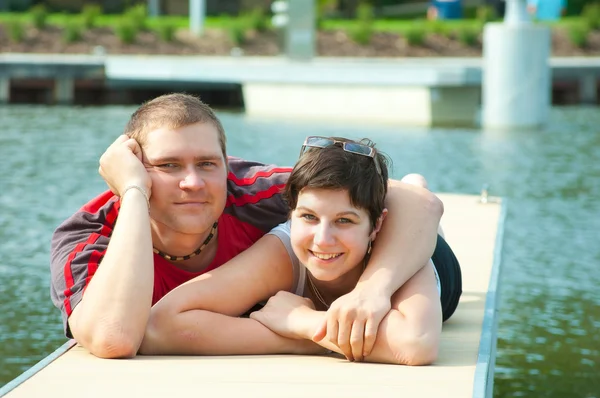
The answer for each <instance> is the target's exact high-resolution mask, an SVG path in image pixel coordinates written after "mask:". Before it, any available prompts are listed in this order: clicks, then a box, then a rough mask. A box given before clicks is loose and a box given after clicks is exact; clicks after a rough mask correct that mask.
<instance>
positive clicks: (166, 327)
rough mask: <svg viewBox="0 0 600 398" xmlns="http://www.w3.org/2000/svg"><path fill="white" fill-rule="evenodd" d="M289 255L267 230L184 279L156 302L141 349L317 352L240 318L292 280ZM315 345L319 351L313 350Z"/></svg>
mask: <svg viewBox="0 0 600 398" xmlns="http://www.w3.org/2000/svg"><path fill="white" fill-rule="evenodd" d="M293 272H294V270H293V267H292V263H291V259H290V257H289V255H288V253H287V251H286V249H285V247H284V245H283V243H281V241H280V240H279V239H278V238H277V237H276V236H273V235H266V236H264V237H262V238H261V239H260V240H259V241H258V242H256V243H255V244H254V245H253V246H252V247H250V248H249V249H247V250H246V251H244V252H242V253H240V254H239V255H238V256H236V257H235V258H233V259H232V260H230V261H229V262H227V263H226V264H224V265H222V266H221V267H219V268H217V269H215V270H213V271H210V272H207V273H206V274H203V275H201V276H199V277H196V278H194V279H193V280H191V281H189V282H186V283H184V284H183V285H181V286H178V287H177V288H175V289H173V290H172V291H171V292H169V293H168V294H167V295H165V296H164V297H163V298H162V299H161V300H160V301H159V302H158V303H156V304H155V305H154V307H152V311H151V316H150V321H149V323H148V328H147V330H146V334H145V336H144V340H143V342H142V345H141V347H140V354H204V355H207V354H213V355H226V354H277V353H300V352H304V353H308V352H318V351H320V348H319V347H318V346H316V344H314V343H312V342H308V343H307V342H306V341H303V340H294V339H287V338H284V337H281V336H279V335H277V334H276V333H273V332H271V331H270V330H269V329H267V328H266V327H264V326H263V325H261V324H260V323H258V322H256V321H254V320H252V319H245V318H237V317H238V316H239V315H241V314H243V313H245V312H246V311H247V310H249V309H250V308H252V306H253V305H255V304H256V303H257V302H260V301H262V300H266V299H267V298H269V297H270V296H272V295H273V294H275V293H277V292H278V291H280V290H290V289H291V288H292V284H293V279H294V278H293ZM315 350H317V351H315Z"/></svg>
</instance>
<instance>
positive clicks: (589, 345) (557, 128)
mask: <svg viewBox="0 0 600 398" xmlns="http://www.w3.org/2000/svg"><path fill="white" fill-rule="evenodd" d="M133 110H134V108H132V107H103V108H75V107H32V106H28V107H25V106H23V107H17V106H13V107H5V108H0V160H1V163H0V165H1V166H0V386H1V385H3V384H5V383H7V382H8V381H10V380H11V379H13V378H14V377H16V376H17V375H19V374H20V373H21V372H22V371H24V370H25V369H27V368H28V367H30V366H31V365H33V364H34V363H36V362H37V361H38V360H40V359H41V358H43V357H44V356H45V355H47V354H49V353H50V352H52V351H53V350H54V349H55V348H56V347H58V346H59V345H60V344H62V343H63V342H64V341H65V339H64V337H63V335H62V327H61V323H60V316H59V312H58V310H56V309H55V308H54V307H53V306H52V304H51V302H50V298H49V269H48V258H49V240H50V236H51V234H52V231H53V229H54V228H55V227H56V225H58V223H59V222H60V221H62V220H63V219H64V218H66V217H67V216H68V215H70V214H71V213H73V212H74V211H76V210H77V209H78V208H79V207H80V206H81V205H82V204H83V203H84V202H85V201H86V200H87V199H89V198H90V197H92V196H93V195H95V194H96V193H98V192H99V191H101V190H103V189H105V186H104V183H103V181H102V180H101V179H100V177H99V176H98V173H97V167H98V158H99V156H100V155H101V154H102V152H103V151H104V149H105V147H106V146H108V145H109V144H110V143H111V142H112V141H113V140H114V138H116V136H117V135H118V134H119V133H120V132H121V131H122V129H123V127H124V125H125V122H126V121H127V119H128V117H129V115H130V114H131V112H132V111H133ZM220 116H221V118H222V121H223V124H224V125H225V128H226V131H227V132H228V139H229V143H228V145H229V147H228V152H229V153H230V154H232V155H237V156H242V157H246V158H249V159H254V160H260V161H264V162H268V163H278V164H281V165H291V164H292V163H293V162H294V160H295V159H296V156H297V154H298V150H299V147H300V145H301V143H302V140H303V139H304V137H305V136H306V135H309V134H320V135H338V136H339V135H341V136H348V137H354V138H359V137H363V136H367V137H370V138H372V139H373V140H375V141H376V142H377V143H378V145H379V146H380V147H381V148H383V149H384V150H385V152H387V153H388V154H389V155H390V156H391V158H392V159H393V161H394V169H393V175H394V176H395V177H400V176H402V175H403V174H406V173H408V172H418V173H422V174H424V175H425V176H426V177H427V178H428V180H429V182H430V186H431V188H432V189H433V190H435V191H440V192H458V193H467V194H475V193H478V192H479V191H480V189H481V187H482V186H483V185H484V184H486V183H488V184H490V190H491V192H490V193H491V194H493V195H497V196H503V197H506V198H508V199H509V211H508V217H507V220H506V232H505V242H504V244H505V245H504V253H503V275H502V281H501V283H502V288H501V304H500V321H499V331H498V336H499V339H498V358H497V366H496V377H495V395H496V396H497V397H513V396H527V397H561V398H562V397H566V396H569V397H588V398H590V397H600V381H599V378H598V374H599V373H600V352H599V351H600V334H599V333H597V330H600V293H599V291H600V289H599V287H600V272H598V271H597V270H598V265H599V264H600V245H598V244H597V242H598V238H599V237H600V233H599V232H598V231H599V230H600V201H599V198H600V161H598V159H600V127H598V126H600V111H598V109H597V108H562V109H561V108H557V109H553V111H552V114H551V121H550V123H549V127H548V128H547V129H546V130H544V131H537V132H533V131H529V132H512V133H504V134H499V133H490V132H481V131H477V130H454V129H453V130H444V129H431V130H426V129H400V128H386V127H383V128H382V127H374V126H369V125H365V126H357V125H355V124H352V125H349V124H344V123H342V122H340V123H336V124H332V123H329V124H323V123H306V122H289V121H288V122H281V121H275V120H265V119H249V118H247V117H245V116H244V115H241V114H232V113H220Z"/></svg>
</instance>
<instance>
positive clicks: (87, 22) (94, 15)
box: [81, 4, 102, 29]
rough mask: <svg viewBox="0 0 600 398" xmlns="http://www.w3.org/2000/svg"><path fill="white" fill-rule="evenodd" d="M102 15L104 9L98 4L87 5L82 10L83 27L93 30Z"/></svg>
mask: <svg viewBox="0 0 600 398" xmlns="http://www.w3.org/2000/svg"><path fill="white" fill-rule="evenodd" d="M101 15H102V7H100V6H99V5H97V4H86V5H85V6H83V9H82V10H81V18H82V21H83V26H85V28H86V29H90V28H93V27H94V26H96V21H97V20H98V17H100V16H101Z"/></svg>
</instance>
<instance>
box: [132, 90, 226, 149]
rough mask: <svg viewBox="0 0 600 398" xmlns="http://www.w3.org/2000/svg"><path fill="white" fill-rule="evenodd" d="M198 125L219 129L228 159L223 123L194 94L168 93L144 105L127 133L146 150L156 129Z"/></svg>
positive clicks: (220, 142) (133, 117) (222, 146)
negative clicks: (147, 142)
mask: <svg viewBox="0 0 600 398" xmlns="http://www.w3.org/2000/svg"><path fill="white" fill-rule="evenodd" d="M195 123H212V124H213V126H215V127H216V128H217V133H218V139H219V144H220V146H221V151H222V152H223V157H224V158H225V159H227V140H226V138H225V130H224V129H223V125H222V124H221V121H220V120H219V118H217V116H216V115H215V113H214V112H213V110H212V109H211V108H210V106H208V105H207V104H205V103H204V102H202V101H201V100H200V98H198V97H195V96H193V95H190V94H184V93H173V94H166V95H161V96H160V97H156V98H154V99H153V100H150V101H148V102H146V103H144V104H143V105H142V106H140V107H139V108H138V109H137V110H136V111H135V112H134V113H133V115H131V118H130V119H129V122H128V123H127V126H126V127H125V134H126V135H127V136H129V137H130V138H134V139H135V140H136V141H137V142H138V143H139V144H140V145H141V146H142V147H143V146H144V144H145V143H146V136H147V135H148V133H149V132H150V131H152V130H156V129H159V128H162V127H167V128H171V129H178V128H180V127H185V126H189V125H191V124H195Z"/></svg>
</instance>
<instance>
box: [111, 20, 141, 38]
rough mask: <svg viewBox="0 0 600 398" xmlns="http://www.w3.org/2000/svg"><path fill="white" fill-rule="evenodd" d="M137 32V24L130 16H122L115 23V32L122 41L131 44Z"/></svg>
mask: <svg viewBox="0 0 600 398" xmlns="http://www.w3.org/2000/svg"><path fill="white" fill-rule="evenodd" d="M138 32H139V29H138V25H137V24H136V23H135V22H134V21H133V20H132V18H130V17H127V16H123V17H122V18H121V19H119V21H117V24H116V25H115V34H116V35H117V37H118V38H119V40H121V42H122V43H125V44H131V43H133V42H134V41H135V38H136V36H137V34H138Z"/></svg>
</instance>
